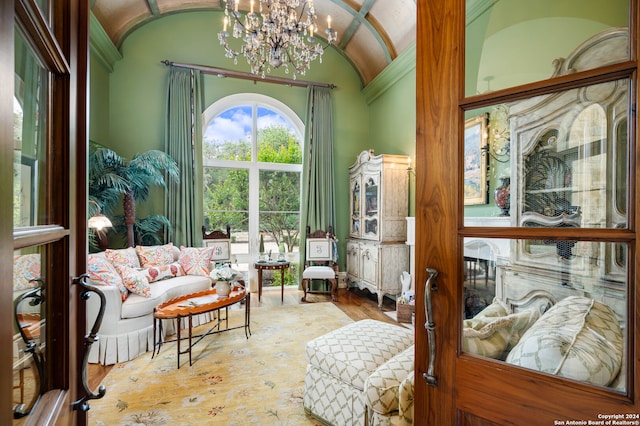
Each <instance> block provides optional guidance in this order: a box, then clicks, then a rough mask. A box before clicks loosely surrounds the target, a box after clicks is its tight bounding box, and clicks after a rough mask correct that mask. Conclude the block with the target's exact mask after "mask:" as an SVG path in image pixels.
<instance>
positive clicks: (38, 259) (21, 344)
mask: <svg viewBox="0 0 640 426" xmlns="http://www.w3.org/2000/svg"><path fill="white" fill-rule="evenodd" d="M13 264H14V267H13V298H14V315H13V316H14V320H15V329H14V331H15V332H14V336H13V381H14V386H13V404H14V407H15V408H14V418H21V417H24V416H26V415H28V414H29V412H30V410H31V408H32V407H33V405H34V404H35V402H36V401H37V399H38V397H39V396H40V395H41V394H42V393H43V392H44V382H43V380H42V377H43V368H44V343H45V323H46V320H45V305H44V286H43V285H44V281H43V277H42V275H43V274H42V264H43V263H42V255H41V253H40V252H34V251H33V249H31V250H28V251H27V250H24V251H22V252H16V253H15V254H14V262H13Z"/></svg>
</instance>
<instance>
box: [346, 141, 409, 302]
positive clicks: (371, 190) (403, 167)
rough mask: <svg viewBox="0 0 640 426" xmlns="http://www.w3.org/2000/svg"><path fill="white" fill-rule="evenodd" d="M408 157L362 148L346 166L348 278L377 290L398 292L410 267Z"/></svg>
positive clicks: (380, 300) (380, 299)
mask: <svg viewBox="0 0 640 426" xmlns="http://www.w3.org/2000/svg"><path fill="white" fill-rule="evenodd" d="M409 167H410V162H409V157H408V156H405V155H389V154H381V155H374V153H373V151H372V150H369V151H363V152H361V153H360V154H359V155H358V158H357V159H356V162H355V163H354V164H353V165H352V166H351V167H350V168H349V188H350V189H349V200H350V201H349V211H350V214H351V217H350V221H349V223H350V229H349V239H348V240H347V279H348V280H349V283H350V285H353V286H357V287H358V288H360V289H365V288H366V289H367V290H369V291H370V292H372V293H374V294H376V295H377V296H378V306H379V307H381V306H382V300H383V298H384V296H385V295H390V296H393V297H395V296H396V295H397V294H399V293H400V290H401V283H400V275H401V274H402V272H403V271H408V270H409V247H408V246H407V245H406V244H405V240H406V237H407V222H406V219H405V218H406V216H407V215H408V213H409Z"/></svg>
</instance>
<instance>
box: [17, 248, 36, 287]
mask: <svg viewBox="0 0 640 426" xmlns="http://www.w3.org/2000/svg"><path fill="white" fill-rule="evenodd" d="M41 275H42V272H41V271H40V253H32V254H19V255H16V256H14V257H13V291H20V290H29V289H32V288H34V287H36V286H37V284H36V283H33V282H31V280H33V279H35V278H38V277H40V276H41Z"/></svg>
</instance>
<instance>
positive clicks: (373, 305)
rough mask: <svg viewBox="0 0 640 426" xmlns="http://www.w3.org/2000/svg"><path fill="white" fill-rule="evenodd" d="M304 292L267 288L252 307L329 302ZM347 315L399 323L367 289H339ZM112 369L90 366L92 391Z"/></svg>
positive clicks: (390, 305)
mask: <svg viewBox="0 0 640 426" xmlns="http://www.w3.org/2000/svg"><path fill="white" fill-rule="evenodd" d="M302 295H303V293H302V291H300V290H298V289H297V288H295V287H285V290H284V301H283V302H281V301H280V287H268V288H264V289H263V290H262V297H261V300H260V302H258V294H257V293H251V308H258V307H260V306H282V305H297V304H305V303H314V302H327V301H328V300H329V295H328V294H307V302H302V301H301V300H300V299H301V298H302ZM331 303H333V304H335V305H336V306H337V307H338V308H340V309H341V310H342V311H343V312H344V313H345V314H347V315H348V316H349V317H350V318H351V319H352V320H354V321H359V320H363V319H367V318H371V319H376V320H379V321H384V322H388V323H391V324H397V322H396V321H395V320H393V319H392V318H390V317H389V316H387V315H385V313H384V312H387V311H395V309H396V308H395V302H394V301H393V300H391V299H388V298H385V299H384V302H383V305H382V309H379V308H378V298H377V296H375V295H373V294H371V293H369V292H368V291H367V290H359V289H357V288H355V289H350V290H347V289H343V288H341V289H338V301H337V302H331ZM111 368H113V366H112V365H108V366H103V365H99V364H89V372H88V373H89V374H88V381H89V387H90V388H91V389H97V388H98V386H99V385H100V382H101V381H102V379H103V378H104V377H105V376H106V375H107V374H108V373H109V371H110V370H111Z"/></svg>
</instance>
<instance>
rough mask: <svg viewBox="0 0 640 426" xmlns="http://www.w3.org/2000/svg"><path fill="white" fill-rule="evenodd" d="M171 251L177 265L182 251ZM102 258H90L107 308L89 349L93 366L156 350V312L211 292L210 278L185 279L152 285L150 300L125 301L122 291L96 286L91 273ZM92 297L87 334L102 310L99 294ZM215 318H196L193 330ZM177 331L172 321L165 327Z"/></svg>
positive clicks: (128, 298) (100, 255) (97, 255)
mask: <svg viewBox="0 0 640 426" xmlns="http://www.w3.org/2000/svg"><path fill="white" fill-rule="evenodd" d="M127 250H133V249H131V248H130V249H127ZM172 250H173V256H174V260H175V261H176V262H177V261H178V259H179V257H180V249H179V248H177V247H173V249H172ZM202 250H205V249H202ZM99 258H102V259H103V260H104V259H106V255H105V252H100V253H94V254H90V255H89V273H90V276H91V277H92V281H93V282H92V284H96V285H98V288H99V289H100V290H101V291H102V292H103V293H104V295H105V298H106V306H105V312H104V317H103V319H102V324H101V327H100V330H99V331H98V340H97V341H96V342H95V343H94V344H93V345H92V346H91V349H90V353H89V362H90V363H100V364H103V365H110V364H115V363H118V362H125V361H129V360H131V359H134V358H136V357H137V356H139V355H141V354H143V353H145V352H147V351H149V350H151V349H152V348H153V310H154V308H155V307H156V306H157V305H158V304H160V303H162V302H165V301H167V300H170V299H173V298H175V297H178V296H181V295H184V294H189V293H194V292H198V291H203V290H206V289H209V288H211V279H210V278H209V277H208V276H202V275H183V276H176V277H173V278H168V279H163V280H160V281H156V282H152V283H150V285H149V293H148V297H146V296H143V295H140V294H135V293H131V292H129V293H128V295H127V296H126V299H125V300H123V297H122V293H121V287H119V286H117V285H105V284H104V283H100V282H97V279H93V278H96V277H95V275H92V269H95V268H92V265H93V264H95V263H96V262H98V263H100V259H99ZM183 272H184V271H183ZM116 278H117V277H116ZM100 284H102V285H100ZM90 294H91V296H90V297H89V299H88V300H87V329H88V330H90V329H91V327H92V326H93V324H94V322H95V319H96V317H97V314H98V312H99V310H100V298H99V297H98V295H97V294H93V293H90ZM213 318H214V317H213V314H212V313H207V314H202V315H199V316H198V317H194V318H193V321H194V323H193V324H194V326H195V325H199V324H203V323H205V322H208V321H211V320H212V319H213ZM174 329H175V327H174V322H173V321H167V322H166V323H165V324H164V331H165V334H172V333H173V332H175V330H174ZM161 337H164V336H161Z"/></svg>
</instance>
